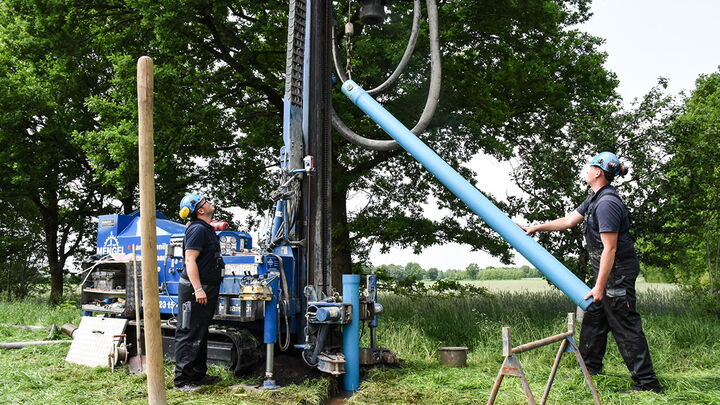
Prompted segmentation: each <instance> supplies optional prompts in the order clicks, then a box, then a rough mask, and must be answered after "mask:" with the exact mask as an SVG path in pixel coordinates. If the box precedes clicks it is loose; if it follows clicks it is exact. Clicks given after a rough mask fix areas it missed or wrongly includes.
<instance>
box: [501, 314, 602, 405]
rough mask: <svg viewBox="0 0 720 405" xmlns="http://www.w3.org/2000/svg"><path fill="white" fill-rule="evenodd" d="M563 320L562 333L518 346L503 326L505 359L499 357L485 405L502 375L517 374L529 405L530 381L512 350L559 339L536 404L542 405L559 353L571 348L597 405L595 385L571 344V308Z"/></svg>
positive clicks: (573, 316) (553, 377)
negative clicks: (565, 325) (500, 362)
mask: <svg viewBox="0 0 720 405" xmlns="http://www.w3.org/2000/svg"><path fill="white" fill-rule="evenodd" d="M567 324H568V330H567V332H565V333H560V334H557V335H554V336H550V337H547V338H545V339H540V340H536V341H534V342H530V343H526V344H524V345H520V346H518V347H512V339H511V337H510V328H509V327H505V328H503V330H502V333H503V356H505V360H504V361H503V364H502V366H501V367H500V372H498V376H497V378H496V379H495V383H494V384H493V387H492V391H491V392H490V398H489V399H488V402H487V403H488V405H491V404H494V403H495V398H496V397H497V393H498V391H499V390H500V384H502V381H503V378H504V377H505V376H506V375H509V376H515V377H519V378H520V384H521V385H522V388H523V391H524V392H525V395H526V396H527V398H528V403H529V404H530V405H535V404H536V402H535V397H534V396H533V394H532V391H530V385H529V384H528V382H527V378H525V373H524V372H523V369H522V366H520V361H519V360H518V358H517V357H516V356H515V354H516V353H522V352H526V351H528V350H532V349H537V348H538V347H542V346H546V345H549V344H551V343H555V342H559V341H562V343H560V349H559V350H558V353H557V355H556V356H555V362H554V363H553V366H552V369H551V370H550V376H549V377H548V382H547V385H546V386H545V392H544V393H543V396H542V400H541V401H540V404H542V405H545V403H546V402H547V399H548V396H549V395H550V388H552V384H553V381H554V380H555V374H556V373H557V369H558V367H559V366H560V359H561V358H562V355H563V354H564V353H566V352H571V353H574V354H575V358H576V359H577V361H578V364H579V365H580V370H582V373H583V376H584V377H585V381H586V382H587V385H588V387H589V388H590V392H592V395H593V398H594V399H595V403H596V404H597V405H600V397H599V396H598V393H597V390H596V389H595V385H593V382H592V378H591V377H590V373H589V372H588V370H587V367H585V362H584V361H583V359H582V356H581V355H580V351H579V350H578V347H577V345H576V344H575V340H574V339H573V335H574V334H575V314H573V313H572V312H571V313H569V314H568V317H567Z"/></svg>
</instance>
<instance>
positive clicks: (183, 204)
mask: <svg viewBox="0 0 720 405" xmlns="http://www.w3.org/2000/svg"><path fill="white" fill-rule="evenodd" d="M203 198H205V197H203V195H202V194H198V193H187V194H185V197H183V198H182V200H180V218H182V219H185V218H187V217H189V216H190V214H192V213H193V212H195V208H196V207H197V205H198V204H199V203H200V201H202V200H203Z"/></svg>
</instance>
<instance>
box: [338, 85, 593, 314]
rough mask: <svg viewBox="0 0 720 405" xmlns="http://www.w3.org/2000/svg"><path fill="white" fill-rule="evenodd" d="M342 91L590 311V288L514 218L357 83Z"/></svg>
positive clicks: (554, 282) (566, 293) (551, 279)
mask: <svg viewBox="0 0 720 405" xmlns="http://www.w3.org/2000/svg"><path fill="white" fill-rule="evenodd" d="M342 92H343V93H344V94H345V95H346V96H348V98H350V100H352V102H353V103H355V105H356V106H358V107H359V108H360V109H361V110H362V111H363V112H365V114H367V115H368V116H369V117H370V118H371V119H372V120H373V121H375V123H377V124H378V125H379V126H380V127H381V128H382V129H383V130H384V131H385V132H387V133H388V135H390V136H391V137H392V138H393V139H395V141H397V143H398V144H400V146H402V147H403V148H405V150H407V151H408V152H409V153H410V154H411V155H412V156H413V157H414V158H415V159H417V160H418V161H419V162H420V163H422V165H423V166H425V168H426V169H428V170H429V171H430V173H432V174H433V176H435V177H436V178H437V179H438V180H440V183H442V184H443V185H445V187H447V188H448V189H449V190H450V191H452V192H453V194H455V195H456V196H457V197H458V198H460V200H462V201H463V202H464V203H465V204H466V205H467V206H468V207H470V209H472V210H473V212H475V213H476V214H477V215H479V216H480V218H482V219H483V220H484V221H485V222H487V224H488V225H490V227H491V228H492V229H494V230H495V231H496V232H497V233H499V234H500V236H502V237H503V239H505V240H506V241H507V242H508V243H509V244H510V245H511V246H512V247H514V248H515V249H517V251H518V252H520V254H522V255H523V256H525V258H526V259H528V261H530V263H532V264H533V265H534V266H535V267H536V268H537V269H538V270H540V272H541V273H542V274H543V275H545V277H547V279H548V280H550V282H551V283H553V284H554V285H555V286H556V287H557V288H559V289H560V290H561V291H562V292H563V293H565V295H567V296H568V298H570V300H572V301H573V302H574V303H575V304H577V305H578V306H580V307H581V308H583V309H587V307H588V306H590V304H591V303H592V299H587V300H586V299H584V298H585V295H587V293H588V292H590V288H588V286H586V285H585V283H583V282H582V281H580V279H579V278H577V277H576V276H575V275H574V274H572V273H571V272H570V270H568V269H567V268H566V267H565V266H563V264H562V263H560V262H559V261H558V260H557V259H556V258H555V257H553V255H551V254H550V253H549V252H548V251H547V250H545V249H544V248H543V247H542V246H540V244H538V243H537V242H536V241H535V239H533V238H531V237H530V236H528V235H526V234H525V231H523V230H522V228H520V227H519V226H517V225H516V224H515V223H514V222H513V220H512V219H510V218H509V217H508V216H507V215H505V214H504V213H503V212H502V211H500V209H498V207H496V206H495V205H494V204H493V203H492V202H490V200H488V199H487V197H485V196H484V195H483V194H482V193H481V192H480V191H478V189H477V188H475V187H474V186H473V185H472V184H470V183H469V182H468V181H467V180H465V179H464V178H463V177H462V176H461V175H460V174H459V173H458V172H457V171H455V169H453V168H452V167H450V165H449V164H447V162H445V161H444V160H443V159H442V158H441V157H440V156H438V154H437V153H435V152H434V151H433V150H432V149H430V148H429V147H428V146H427V145H425V144H424V143H423V142H422V141H421V140H420V139H419V138H418V137H417V136H415V134H413V133H412V132H410V130H408V129H407V128H406V127H405V126H404V125H403V124H402V123H401V122H400V121H398V120H397V119H396V118H395V117H393V116H392V114H390V113H389V112H388V111H387V110H386V109H384V108H383V107H382V106H381V105H380V104H379V103H378V102H377V101H375V99H373V98H372V97H371V96H370V95H369V94H368V93H367V92H366V91H365V90H363V89H362V88H360V86H358V85H357V83H355V82H353V81H352V80H348V81H346V82H345V83H343V85H342Z"/></svg>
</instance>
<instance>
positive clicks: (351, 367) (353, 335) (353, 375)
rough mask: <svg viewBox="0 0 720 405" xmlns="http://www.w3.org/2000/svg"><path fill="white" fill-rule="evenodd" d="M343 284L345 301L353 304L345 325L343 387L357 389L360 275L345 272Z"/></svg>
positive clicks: (358, 378)
mask: <svg viewBox="0 0 720 405" xmlns="http://www.w3.org/2000/svg"><path fill="white" fill-rule="evenodd" d="M342 285H343V287H342V297H343V302H349V303H351V304H352V321H351V322H350V323H349V324H347V325H345V326H343V354H344V355H345V375H344V376H343V389H344V390H345V391H357V390H358V388H360V275H359V274H343V276H342Z"/></svg>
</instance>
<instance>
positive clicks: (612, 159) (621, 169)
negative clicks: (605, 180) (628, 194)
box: [588, 152, 627, 176]
mask: <svg viewBox="0 0 720 405" xmlns="http://www.w3.org/2000/svg"><path fill="white" fill-rule="evenodd" d="M588 164H589V165H590V166H597V167H599V168H601V169H603V170H604V171H606V172H608V173H610V174H613V175H615V176H623V175H625V174H627V168H626V167H625V165H624V164H622V163H621V162H620V159H618V157H617V156H615V154H614V153H612V152H600V153H598V154H597V155H595V156H594V157H593V158H592V159H590V161H589V162H588Z"/></svg>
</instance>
